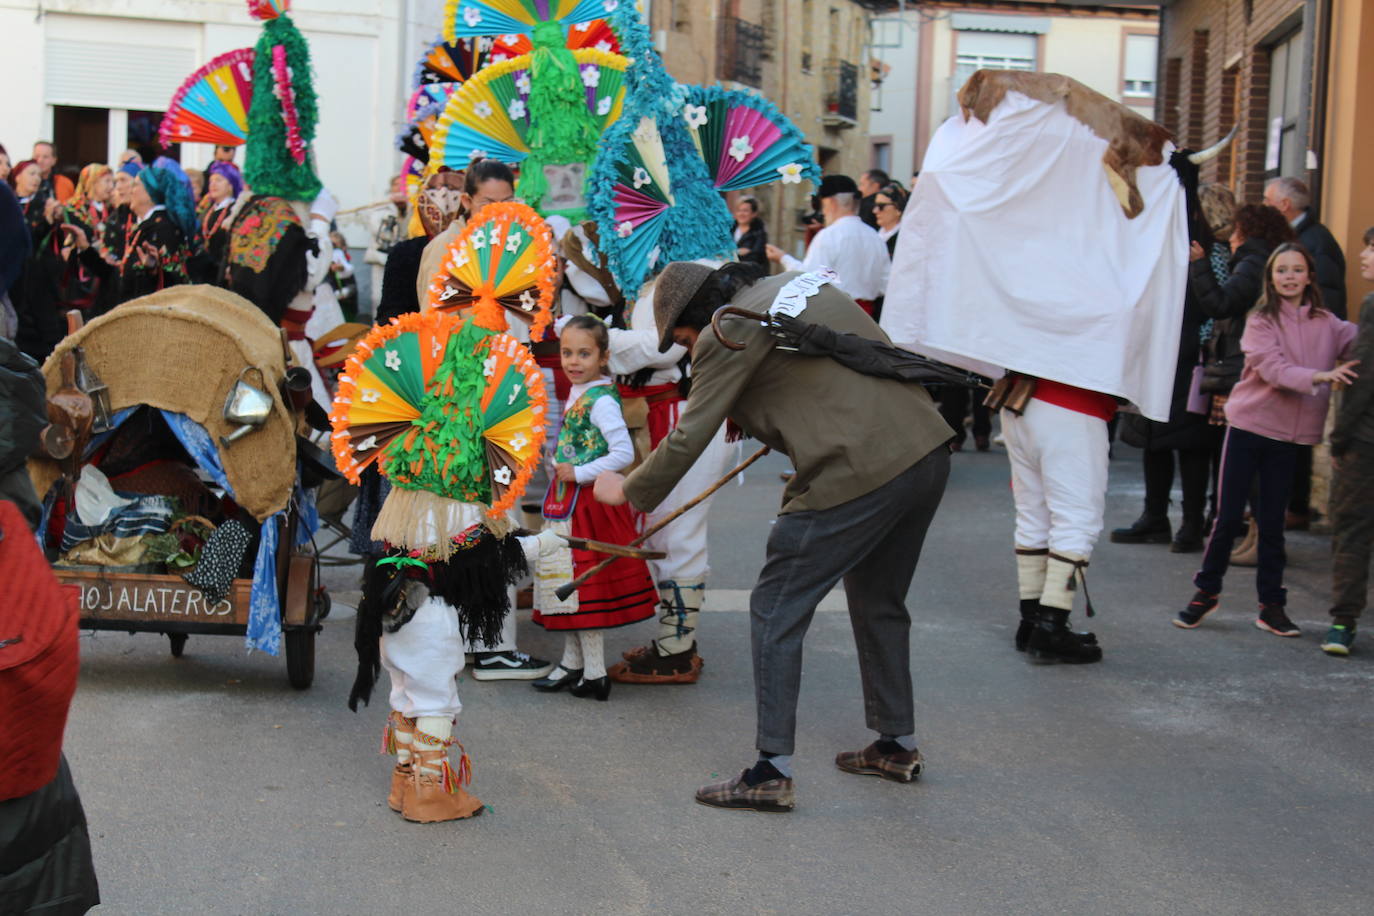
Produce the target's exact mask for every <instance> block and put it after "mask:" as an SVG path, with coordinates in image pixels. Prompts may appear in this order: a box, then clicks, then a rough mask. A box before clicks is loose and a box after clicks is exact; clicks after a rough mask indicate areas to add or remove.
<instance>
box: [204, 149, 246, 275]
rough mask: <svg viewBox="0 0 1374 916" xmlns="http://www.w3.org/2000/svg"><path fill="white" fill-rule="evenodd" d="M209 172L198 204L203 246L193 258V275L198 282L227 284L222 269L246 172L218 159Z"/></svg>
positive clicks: (211, 164)
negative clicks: (235, 203) (204, 189)
mask: <svg viewBox="0 0 1374 916" xmlns="http://www.w3.org/2000/svg"><path fill="white" fill-rule="evenodd" d="M205 175H206V194H205V197H204V198H202V199H201V202H200V204H199V206H197V207H196V217H197V223H198V225H199V229H200V238H201V243H202V246H203V247H202V248H201V251H200V253H199V254H198V255H196V257H195V258H193V259H192V261H191V276H192V279H194V280H195V281H196V282H197V283H213V284H215V285H216V286H223V285H224V282H223V280H222V279H221V278H220V271H221V269H222V267H223V264H224V256H225V254H226V252H227V251H228V248H229V229H230V227H231V226H232V225H233V223H234V202H235V201H236V200H238V198H239V195H240V194H241V193H243V174H242V173H241V172H240V171H239V170H238V166H236V165H234V163H232V162H223V161H220V160H215V161H214V162H212V163H210V167H209V168H207V169H206V170H205Z"/></svg>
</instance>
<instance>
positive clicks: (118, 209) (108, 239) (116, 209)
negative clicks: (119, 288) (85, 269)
mask: <svg viewBox="0 0 1374 916" xmlns="http://www.w3.org/2000/svg"><path fill="white" fill-rule="evenodd" d="M141 171H143V166H142V165H140V164H139V163H138V162H135V161H134V160H132V159H130V160H127V161H126V162H124V163H123V164H122V165H120V167H119V168H118V169H116V170H115V173H114V193H113V194H112V195H111V196H110V204H111V210H110V218H109V219H107V220H106V221H105V236H104V239H103V240H102V241H103V242H104V251H103V252H102V254H103V255H104V257H105V260H106V261H107V262H108V263H109V264H110V265H111V266H114V267H118V266H119V261H120V259H121V258H123V257H124V243H125V242H126V241H128V238H129V235H130V233H132V232H133V231H134V223H136V222H137V221H138V220H137V218H136V217H135V216H134V212H133V210H131V209H129V194H130V192H132V191H133V189H134V183H135V182H136V181H138V173H139V172H141Z"/></svg>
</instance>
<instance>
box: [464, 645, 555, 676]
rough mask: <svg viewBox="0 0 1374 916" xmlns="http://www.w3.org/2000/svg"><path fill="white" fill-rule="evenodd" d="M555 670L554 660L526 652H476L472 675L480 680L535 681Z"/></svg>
mask: <svg viewBox="0 0 1374 916" xmlns="http://www.w3.org/2000/svg"><path fill="white" fill-rule="evenodd" d="M552 670H553V662H546V661H544V660H543V659H542V658H530V657H529V656H528V655H526V654H525V653H524V652H515V651H511V652H475V653H473V662H472V676H473V678H475V679H476V680H479V681H534V680H538V679H539V678H541V677H543V676H544V675H546V674H548V673H549V672H550V671H552Z"/></svg>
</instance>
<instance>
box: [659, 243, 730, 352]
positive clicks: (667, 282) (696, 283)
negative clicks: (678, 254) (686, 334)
mask: <svg viewBox="0 0 1374 916" xmlns="http://www.w3.org/2000/svg"><path fill="white" fill-rule="evenodd" d="M713 273H715V271H714V270H712V269H711V268H709V267H707V266H706V265H705V264H697V263H694V262H692V261H674V262H673V263H671V264H669V265H668V266H667V267H665V268H663V273H661V274H659V275H658V279H657V280H656V281H654V325H655V326H656V327H657V328H658V335H659V337H658V352H660V353H667V352H668V349H669V348H670V347H672V345H673V328H675V327H677V320H678V318H679V317H681V315H682V311H683V309H685V308H687V303H688V302H691V301H692V297H693V296H695V295H696V294H697V290H699V289H701V287H702V284H704V283H705V282H706V281H707V280H708V279H709V278H710V276H711V274H713Z"/></svg>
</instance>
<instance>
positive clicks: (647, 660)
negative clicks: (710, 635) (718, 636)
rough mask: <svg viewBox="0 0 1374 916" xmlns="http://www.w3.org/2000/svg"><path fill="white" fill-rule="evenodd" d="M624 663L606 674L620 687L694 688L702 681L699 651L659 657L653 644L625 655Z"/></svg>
mask: <svg viewBox="0 0 1374 916" xmlns="http://www.w3.org/2000/svg"><path fill="white" fill-rule="evenodd" d="M624 658H625V660H624V661H623V662H616V663H615V664H614V665H612V666H611V667H610V668H608V669H607V670H606V674H607V675H609V676H610V678H611V680H613V681H616V682H618V683H621V684H695V683H696V682H697V680H698V679H699V678H700V677H701V666H702V661H701V656H700V655H697V647H696V646H695V645H694V646H692V648H690V649H688V650H686V651H685V652H678V653H675V654H673V655H659V654H658V649H657V648H655V647H654V645H653V643H650V644H649V645H647V646H639V647H637V648H634V649H631V650H629V651H628V652H626V653H624Z"/></svg>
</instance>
